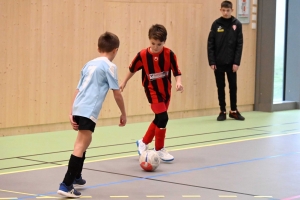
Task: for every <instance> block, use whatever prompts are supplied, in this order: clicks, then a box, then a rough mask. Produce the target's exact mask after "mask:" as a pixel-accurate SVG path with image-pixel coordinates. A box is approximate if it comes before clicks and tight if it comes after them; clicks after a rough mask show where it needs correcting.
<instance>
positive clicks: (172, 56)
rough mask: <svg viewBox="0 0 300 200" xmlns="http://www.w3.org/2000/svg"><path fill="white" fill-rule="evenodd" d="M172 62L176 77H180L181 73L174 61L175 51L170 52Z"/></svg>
mask: <svg viewBox="0 0 300 200" xmlns="http://www.w3.org/2000/svg"><path fill="white" fill-rule="evenodd" d="M170 62H171V65H172V66H173V70H174V74H173V75H174V76H178V75H179V72H178V70H177V67H176V61H175V59H174V52H173V51H170Z"/></svg>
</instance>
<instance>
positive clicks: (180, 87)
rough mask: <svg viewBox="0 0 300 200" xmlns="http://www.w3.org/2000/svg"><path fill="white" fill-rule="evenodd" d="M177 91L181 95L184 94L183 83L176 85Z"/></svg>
mask: <svg viewBox="0 0 300 200" xmlns="http://www.w3.org/2000/svg"><path fill="white" fill-rule="evenodd" d="M176 91H180V92H181V93H182V92H183V86H182V84H181V83H176Z"/></svg>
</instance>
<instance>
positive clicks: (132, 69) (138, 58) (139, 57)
mask: <svg viewBox="0 0 300 200" xmlns="http://www.w3.org/2000/svg"><path fill="white" fill-rule="evenodd" d="M139 61H142V57H141V54H140V53H138V54H137V55H136V58H135V59H134V61H133V63H132V66H133V67H132V68H129V71H130V72H132V73H133V72H136V71H138V70H140V69H141V68H143V66H141V67H140V69H135V68H136V63H137V62H139Z"/></svg>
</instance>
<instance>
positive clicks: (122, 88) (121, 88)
mask: <svg viewBox="0 0 300 200" xmlns="http://www.w3.org/2000/svg"><path fill="white" fill-rule="evenodd" d="M125 86H126V83H125V82H123V83H122V84H121V85H120V86H119V88H120V91H121V92H123V90H124V88H125Z"/></svg>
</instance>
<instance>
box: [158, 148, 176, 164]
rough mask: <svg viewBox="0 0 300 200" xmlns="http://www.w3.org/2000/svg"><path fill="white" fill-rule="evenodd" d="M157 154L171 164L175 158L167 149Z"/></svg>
mask: <svg viewBox="0 0 300 200" xmlns="http://www.w3.org/2000/svg"><path fill="white" fill-rule="evenodd" d="M154 150H155V149H154ZM156 152H157V153H158V155H159V157H160V159H161V160H162V161H165V162H170V161H173V160H174V156H172V155H171V154H169V152H168V151H167V150H166V149H165V148H162V149H161V150H159V151H156Z"/></svg>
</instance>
